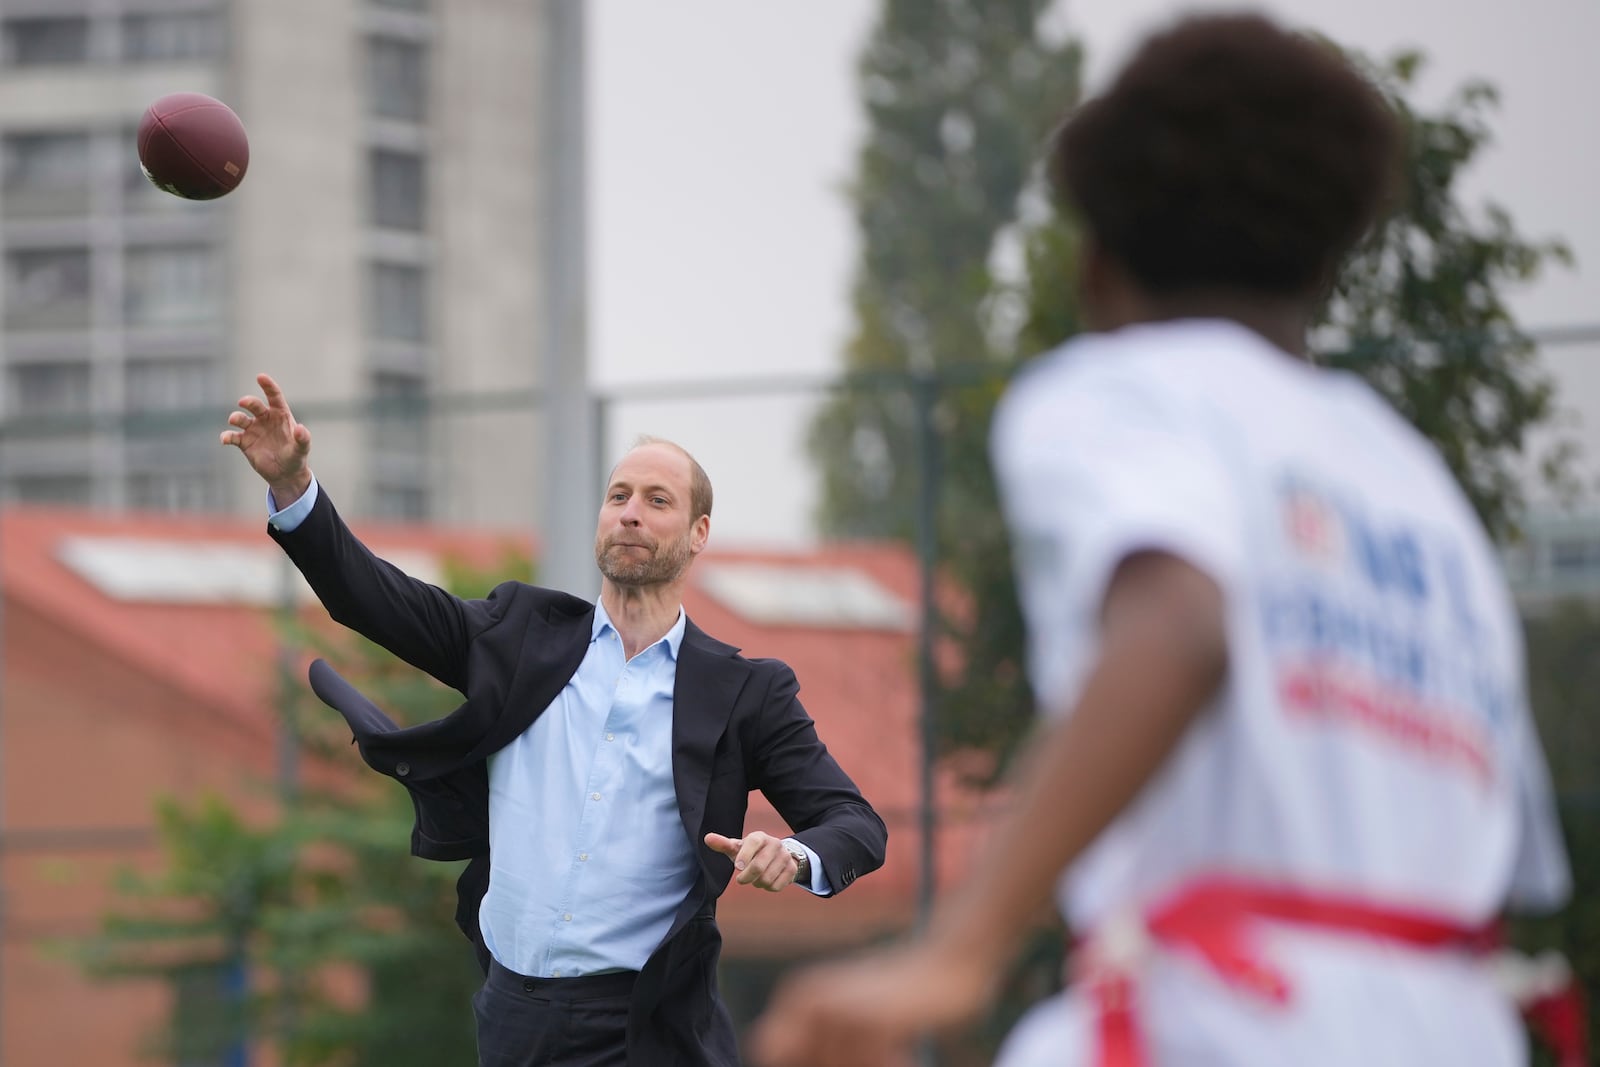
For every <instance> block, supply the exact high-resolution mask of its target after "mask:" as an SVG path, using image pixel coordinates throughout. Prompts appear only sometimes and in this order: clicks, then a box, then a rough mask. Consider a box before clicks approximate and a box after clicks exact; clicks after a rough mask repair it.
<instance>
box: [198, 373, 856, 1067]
mask: <svg viewBox="0 0 1600 1067" xmlns="http://www.w3.org/2000/svg"><path fill="white" fill-rule="evenodd" d="M257 384H258V385H259V386H260V388H261V395H259V396H246V397H244V398H242V399H241V400H240V401H239V410H237V411H235V412H233V413H232V414H231V415H230V416H229V418H228V422H229V424H230V427H231V428H230V429H228V430H225V431H223V433H222V443H223V444H224V445H232V446H234V447H237V448H238V449H239V450H240V452H241V453H243V455H244V457H245V459H246V460H247V461H248V462H249V464H250V466H251V468H252V469H253V470H255V471H256V473H257V474H259V475H260V476H261V477H262V478H263V479H264V480H265V481H266V483H267V486H268V508H269V512H270V516H269V520H268V521H269V526H270V533H271V535H272V537H273V539H274V540H276V541H277V542H278V543H279V545H281V546H282V547H283V549H284V551H285V552H287V553H288V555H289V558H290V559H291V560H293V561H294V563H295V565H296V566H297V567H298V568H299V569H300V571H301V573H302V574H304V575H305V577H306V579H307V581H308V582H309V583H310V584H311V588H312V589H313V590H315V592H316V594H317V596H318V597H319V598H320V599H321V601H322V603H323V605H324V606H325V607H326V608H327V609H328V612H329V614H330V615H332V616H333V618H334V619H335V620H337V621H338V622H340V623H342V624H343V625H345V626H347V627H349V628H350V629H352V630H355V631H356V632H358V633H360V634H362V635H363V636H365V637H367V638H369V639H371V640H373V641H375V642H377V643H378V644H380V645H382V646H383V647H385V648H387V649H388V650H389V651H391V652H393V653H394V654H395V655H397V656H399V657H400V658H401V659H403V660H405V661H406V662H407V663H410V664H411V665H412V666H414V667H417V668H418V669H420V670H423V671H426V672H427V673H428V674H430V675H432V676H433V677H435V678H437V679H439V680H440V681H441V682H443V683H444V684H446V685H448V686H451V687H452V688H454V689H457V690H459V691H460V692H461V693H462V694H463V695H465V697H466V702H465V703H464V704H462V705H461V707H460V708H458V709H457V710H456V711H454V712H453V713H451V714H450V715H448V716H446V717H445V718H443V719H440V720H437V721H435V722H431V723H427V724H424V725H422V726H417V727H412V728H408V729H396V728H395V726H394V724H393V723H391V722H390V721H389V720H388V718H387V717H386V716H385V715H384V714H383V713H382V712H381V711H379V710H378V709H377V708H376V707H374V706H373V705H372V704H371V703H370V702H368V701H367V700H366V699H365V698H364V697H362V696H361V695H360V694H359V693H357V692H356V691H355V690H354V689H353V688H352V687H350V686H349V685H348V684H347V683H345V682H344V680H343V679H341V678H339V676H338V675H336V674H334V673H333V671H332V670H331V669H330V668H328V666H327V665H326V664H325V663H318V664H317V665H316V666H314V667H313V668H312V683H313V686H314V688H316V690H317V692H318V693H319V695H321V696H322V698H323V699H324V700H325V701H327V702H328V703H329V704H330V705H332V706H333V707H334V708H336V709H337V710H338V711H339V712H340V713H341V714H343V715H344V716H345V718H346V720H347V721H348V722H349V724H350V727H351V730H352V731H353V733H354V734H355V738H356V740H357V742H358V743H359V744H360V747H361V752H362V756H363V757H364V758H365V759H366V761H367V762H368V763H369V764H370V765H371V766H372V767H374V768H375V769H377V770H379V771H381V772H383V773H385V774H388V775H390V776H392V777H394V778H396V779H397V780H398V781H400V782H401V783H402V784H403V785H405V786H406V788H407V789H408V790H410V792H411V794H412V797H413V799H414V801H415V802H416V809H417V822H416V825H415V828H414V831H413V834H412V852H413V853H414V854H415V855H418V856H422V857H424V858H428V859H437V860H460V859H470V860H471V862H470V863H469V864H468V866H467V869H466V871H465V873H464V874H463V876H462V878H461V881H460V883H459V891H460V906H459V908H458V911H457V916H456V918H457V922H458V923H459V924H460V925H461V928H462V930H463V932H464V933H465V934H466V935H467V936H468V938H469V939H471V940H472V942H473V944H474V946H475V948H476V949H477V953H478V959H479V962H480V963H481V964H482V966H483V968H484V971H485V976H486V980H485V982H484V985H483V987H482V989H481V990H480V991H479V992H478V993H477V995H476V996H475V997H474V998H473V1008H474V1014H475V1016H476V1020H477V1034H478V1057H479V1063H480V1064H482V1065H485V1067H487V1065H495V1067H532V1065H534V1064H540V1065H563V1064H572V1065H579V1064H581V1065H583V1067H611V1065H624V1064H634V1065H642V1064H648V1065H651V1067H667V1065H672V1064H685V1065H689V1064H693V1065H696V1067H699V1065H725V1064H727V1065H731V1064H736V1063H738V1059H739V1057H738V1048H737V1042H736V1039H735V1035H734V1032H733V1025H732V1022H731V1020H730V1018H729V1015H728V1012H727V1010H726V1008H725V1007H724V1005H723V1003H722V1000H721V997H720V995H719V993H718V990H717V975H716V968H717V958H718V955H719V951H720V948H721V941H722V938H721V934H720V933H719V931H718V929H717V925H716V920H715V915H716V901H717V898H718V897H719V896H720V895H721V894H722V892H723V890H724V889H725V888H726V887H727V885H728V882H729V879H730V878H733V877H734V876H735V875H737V881H738V882H739V883H740V884H742V885H752V886H756V887H758V888H761V889H765V890H769V891H772V892H778V891H780V890H783V889H785V888H787V887H789V886H790V885H799V886H800V887H801V888H802V889H805V890H808V891H810V892H812V893H814V894H816V895H818V896H831V895H833V894H835V893H837V892H839V891H840V890H843V889H844V888H846V887H847V886H849V885H850V883H851V882H853V881H854V880H855V879H856V878H858V877H859V876H861V875H863V874H866V873H867V872H869V871H872V870H875V869H876V868H877V867H879V866H881V865H882V863H883V857H884V846H885V842H886V839H887V831H886V830H885V828H884V824H883V820H882V819H880V818H879V817H878V815H877V814H876V813H875V812H874V811H873V809H872V807H871V806H870V805H869V804H868V803H867V801H866V800H865V799H864V798H863V797H862V796H861V793H860V791H859V790H858V789H857V788H856V786H855V784H854V783H853V782H852V781H851V780H850V778H849V776H848V775H846V774H845V773H844V771H843V770H841V769H840V768H839V765H838V764H837V763H836V762H835V761H834V759H833V757H832V756H831V755H829V753H828V750H827V748H826V747H825V746H824V745H823V744H822V742H821V740H819V739H818V737H817V732H816V728H815V726H814V725H813V723H812V721H811V719H810V717H809V716H808V715H807V714H806V711H805V709H804V708H803V707H802V706H801V704H800V701H799V699H798V696H797V693H798V689H799V686H798V683H797V682H796V680H795V676H794V672H793V671H792V670H790V669H789V667H788V666H786V665H785V664H783V663H781V662H778V661H776V660H761V659H745V658H744V657H742V656H740V655H739V654H738V650H736V649H734V648H732V647H730V646H728V645H725V644H723V643H722V642H720V641H717V640H716V639H714V638H712V637H710V636H708V635H707V634H705V633H704V632H703V631H701V630H700V628H699V627H697V626H695V624H694V623H693V622H691V621H690V620H689V618H688V617H687V616H686V615H685V614H684V611H683V607H682V594H683V587H684V584H685V582H686V581H687V579H688V573H689V568H690V567H691V566H692V564H693V563H694V559H695V557H696V556H698V555H699V554H700V552H701V551H702V550H703V549H704V548H705V546H706V539H707V537H708V536H709V534H710V529H711V496H712V494H711V483H710V480H709V479H708V478H707V477H706V474H705V471H704V470H703V469H702V468H701V466H700V464H698V463H696V462H695V460H694V458H693V457H692V456H690V455H689V453H688V452H686V451H685V450H684V449H682V448H681V447H679V446H677V445H675V444H672V443H670V442H667V441H662V440H658V439H654V438H646V439H643V440H642V441H641V442H640V443H639V444H637V445H636V446H635V447H634V448H633V449H631V450H630V451H629V452H628V453H627V454H626V455H625V456H624V457H623V458H622V460H621V461H620V462H619V463H618V464H617V465H616V467H615V468H614V469H613V470H612V472H611V476H610V478H609V480H608V484H607V486H606V490H605V500H604V502H603V503H602V504H601V507H600V517H599V522H598V525H597V527H596V530H595V562H596V563H597V565H598V566H599V570H600V599H599V602H598V603H590V602H588V601H586V600H582V599H579V598H577V597H573V596H568V595H567V594H565V593H560V592H556V591H554V590H550V589H542V588H539V587H537V586H532V585H528V584H525V583H522V582H515V581H508V582H505V583H502V584H501V585H499V586H497V587H496V588H495V589H494V590H493V591H491V592H490V593H489V595H488V596H487V597H485V598H483V599H480V600H466V599H462V598H460V597H456V596H453V595H452V594H450V593H448V592H446V591H444V590H442V589H439V588H437V587H435V586H432V585H429V584H427V583H425V582H420V581H417V580H415V579H413V578H410V577H408V576H407V575H405V574H404V573H402V572H401V571H400V570H398V569H397V568H395V567H393V566H392V565H390V564H388V563H386V562H384V561H383V560H381V559H379V558H378V557H376V556H374V555H373V554H372V553H371V552H370V551H369V550H368V549H367V548H366V547H365V546H364V545H362V544H361V542H360V541H359V540H357V539H356V537H355V536H354V535H353V534H352V533H351V532H350V530H349V529H348V528H347V527H346V526H345V524H344V523H343V522H342V521H341V520H340V518H339V515H338V512H337V511H335V510H334V507H333V503H332V501H331V500H330V499H329V497H328V494H327V493H326V492H325V491H324V490H323V489H322V487H320V486H319V485H318V484H317V482H316V479H315V478H314V477H313V476H312V473H311V468H310V466H309V463H308V460H309V456H310V450H311V433H310V431H309V430H308V429H307V428H306V427H305V426H304V425H303V424H301V423H299V422H297V421H296V420H295V418H294V416H293V414H292V413H291V412H290V410H289V405H288V403H287V401H286V400H285V399H284V395H283V391H282V390H281V389H280V388H279V387H278V385H277V383H276V382H274V381H273V380H272V378H270V377H269V376H267V375H261V376H259V377H258V378H257ZM752 789H760V790H761V792H762V793H763V794H764V795H765V796H766V797H767V799H768V800H769V801H771V802H772V804H773V806H774V807H775V808H776V809H777V811H778V813H779V814H780V815H781V816H782V817H783V819H784V820H785V821H786V822H787V823H788V824H789V826H790V827H792V828H793V830H794V834H793V836H792V837H783V838H780V837H777V836H775V835H774V834H771V833H767V832H764V831H760V830H755V831H751V832H745V829H744V819H745V810H746V805H747V802H748V797H749V793H750V791H751V790H752Z"/></svg>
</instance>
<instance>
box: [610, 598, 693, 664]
mask: <svg viewBox="0 0 1600 1067" xmlns="http://www.w3.org/2000/svg"><path fill="white" fill-rule="evenodd" d="M688 626H689V616H687V615H685V614H684V613H683V605H681V604H680V605H678V621H677V622H675V623H673V624H672V629H670V630H668V631H667V632H666V634H665V635H664V636H663V637H662V638H661V640H660V641H657V642H656V644H658V645H659V644H661V643H663V642H665V643H666V646H667V655H669V656H671V657H672V658H673V659H674V660H676V659H677V658H678V648H679V646H680V645H682V644H683V634H684V631H685V630H687V629H688ZM607 630H610V631H611V632H612V633H616V632H617V628H616V627H615V626H613V625H612V624H611V616H610V615H607V614H606V606H605V605H604V604H603V603H601V602H600V601H598V600H596V601H595V602H594V625H593V626H592V627H591V628H590V630H589V643H590V644H593V643H594V641H595V639H596V638H598V637H599V636H600V635H601V634H603V633H605V632H606V631H607ZM618 636H620V635H618ZM651 647H652V648H653V647H655V646H654V645H652V646H651Z"/></svg>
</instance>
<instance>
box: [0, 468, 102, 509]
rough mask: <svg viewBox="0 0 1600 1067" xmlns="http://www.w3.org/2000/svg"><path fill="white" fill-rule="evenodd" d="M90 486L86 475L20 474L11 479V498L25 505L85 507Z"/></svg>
mask: <svg viewBox="0 0 1600 1067" xmlns="http://www.w3.org/2000/svg"><path fill="white" fill-rule="evenodd" d="M91 489H92V486H91V484H90V481H89V476H88V475H87V474H21V475H18V476H17V477H15V478H12V479H11V497H12V499H14V500H20V501H22V502H23V503H27V504H70V505H72V506H74V507H84V506H87V505H88V503H89V500H90V493H91Z"/></svg>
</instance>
